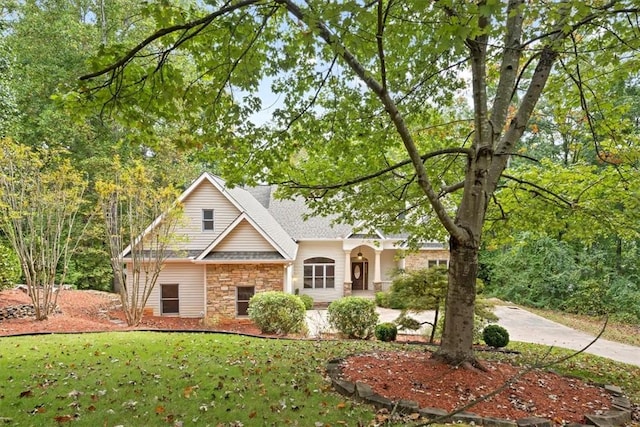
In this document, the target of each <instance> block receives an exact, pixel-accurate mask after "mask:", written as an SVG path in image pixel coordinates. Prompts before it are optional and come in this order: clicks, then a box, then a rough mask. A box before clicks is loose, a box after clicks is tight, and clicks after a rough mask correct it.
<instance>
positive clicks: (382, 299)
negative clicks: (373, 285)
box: [376, 292, 389, 308]
mask: <svg viewBox="0 0 640 427" xmlns="http://www.w3.org/2000/svg"><path fill="white" fill-rule="evenodd" d="M376 305H377V306H378V307H384V308H389V292H376Z"/></svg>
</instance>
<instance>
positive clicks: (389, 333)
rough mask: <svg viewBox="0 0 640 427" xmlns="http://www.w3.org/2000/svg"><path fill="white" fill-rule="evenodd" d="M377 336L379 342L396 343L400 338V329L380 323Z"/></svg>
mask: <svg viewBox="0 0 640 427" xmlns="http://www.w3.org/2000/svg"><path fill="white" fill-rule="evenodd" d="M375 334H376V338H377V339H378V340H379V341H385V342H389V341H395V340H396V336H398V328H397V327H396V325H394V324H393V323H389V322H386V323H380V324H379V325H377V326H376V330H375Z"/></svg>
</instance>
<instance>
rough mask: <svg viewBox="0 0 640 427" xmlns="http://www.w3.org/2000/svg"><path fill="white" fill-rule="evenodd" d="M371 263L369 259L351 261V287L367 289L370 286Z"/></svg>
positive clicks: (353, 288)
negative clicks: (368, 283) (368, 284)
mask: <svg viewBox="0 0 640 427" xmlns="http://www.w3.org/2000/svg"><path fill="white" fill-rule="evenodd" d="M368 272H369V263H368V262H367V261H351V289H352V290H354V291H366V290H367V288H368V286H367V282H368V280H367V279H368V276H369V275H368Z"/></svg>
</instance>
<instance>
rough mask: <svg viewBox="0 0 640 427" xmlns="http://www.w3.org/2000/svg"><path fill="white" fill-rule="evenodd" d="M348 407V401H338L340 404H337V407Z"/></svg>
mask: <svg viewBox="0 0 640 427" xmlns="http://www.w3.org/2000/svg"><path fill="white" fill-rule="evenodd" d="M346 407H347V404H346V403H344V402H340V403H338V404H337V405H336V408H338V409H344V408H346Z"/></svg>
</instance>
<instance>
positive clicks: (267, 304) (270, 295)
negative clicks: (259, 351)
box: [248, 291, 306, 335]
mask: <svg viewBox="0 0 640 427" xmlns="http://www.w3.org/2000/svg"><path fill="white" fill-rule="evenodd" d="M248 313H249V318H250V319H251V320H252V321H253V322H254V323H255V324H256V326H257V327H258V328H260V330H261V331H262V333H267V334H271V333H272V334H282V335H286V334H289V333H296V332H303V331H304V330H305V327H306V324H305V316H306V309H305V306H304V303H303V302H302V299H300V297H298V296H297V295H292V294H286V293H284V292H277V291H268V292H260V293H257V294H255V295H254V296H252V297H251V299H250V300H249V309H248Z"/></svg>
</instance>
